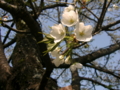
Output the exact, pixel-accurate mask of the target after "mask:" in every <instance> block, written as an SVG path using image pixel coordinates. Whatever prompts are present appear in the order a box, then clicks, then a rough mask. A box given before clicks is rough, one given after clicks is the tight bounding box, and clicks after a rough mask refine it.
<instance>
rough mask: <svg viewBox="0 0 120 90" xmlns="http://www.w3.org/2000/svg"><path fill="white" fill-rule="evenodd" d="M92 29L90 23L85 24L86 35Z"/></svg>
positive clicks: (90, 32)
mask: <svg viewBox="0 0 120 90" xmlns="http://www.w3.org/2000/svg"><path fill="white" fill-rule="evenodd" d="M92 31H93V27H92V26H91V25H87V26H85V33H86V35H90V34H92Z"/></svg>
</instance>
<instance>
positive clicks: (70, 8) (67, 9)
mask: <svg viewBox="0 0 120 90" xmlns="http://www.w3.org/2000/svg"><path fill="white" fill-rule="evenodd" d="M74 9H75V8H74V7H73V6H72V5H69V6H68V7H66V8H65V9H64V12H70V11H74Z"/></svg>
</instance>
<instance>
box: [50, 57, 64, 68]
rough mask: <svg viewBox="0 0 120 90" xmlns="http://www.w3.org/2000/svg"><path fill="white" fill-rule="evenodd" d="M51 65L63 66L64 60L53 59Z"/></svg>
mask: <svg viewBox="0 0 120 90" xmlns="http://www.w3.org/2000/svg"><path fill="white" fill-rule="evenodd" d="M52 63H54V64H55V66H56V67H58V66H60V64H63V63H64V59H60V58H59V56H58V57H56V59H54V60H53V61H52Z"/></svg>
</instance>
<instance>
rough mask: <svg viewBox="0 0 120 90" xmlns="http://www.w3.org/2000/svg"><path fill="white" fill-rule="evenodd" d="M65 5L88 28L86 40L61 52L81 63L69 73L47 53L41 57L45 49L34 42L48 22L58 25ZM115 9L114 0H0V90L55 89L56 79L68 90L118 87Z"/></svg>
mask: <svg viewBox="0 0 120 90" xmlns="http://www.w3.org/2000/svg"><path fill="white" fill-rule="evenodd" d="M69 4H71V5H73V6H75V8H76V9H77V10H78V14H79V21H80V22H84V23H85V24H86V25H92V26H93V28H94V31H93V33H92V36H93V39H92V41H90V42H88V43H87V42H81V41H80V42H79V41H76V42H77V45H75V46H73V47H72V48H65V49H64V50H63V53H64V52H67V51H68V50H70V49H71V50H72V53H71V57H72V63H74V62H79V63H81V64H82V65H83V68H82V69H78V70H76V71H75V72H72V73H70V72H71V71H70V70H69V67H70V65H71V64H72V63H71V64H70V65H69V64H65V63H63V64H61V65H60V66H59V67H56V66H55V65H54V64H53V63H52V61H53V58H52V57H51V55H50V54H49V53H47V54H44V53H43V52H45V51H47V49H48V48H47V45H46V44H45V43H38V42H39V41H42V40H43V38H44V37H45V36H44V35H43V33H48V34H49V33H50V31H51V26H52V25H53V24H58V23H61V16H62V12H63V9H64V8H65V7H67V6H68V5H69ZM119 5H120V1H119V0H73V1H72V0H55V1H54V0H52V1H51V0H0V12H1V13H0V23H1V27H0V31H1V34H0V75H1V77H0V90H58V89H59V88H58V85H59V86H60V84H59V80H60V78H61V77H63V79H64V81H65V82H66V83H68V82H69V85H70V84H71V86H72V88H73V89H74V90H89V89H91V90H96V86H97V87H98V86H102V87H104V88H106V89H109V90H118V89H120V81H119V80H120V74H119V68H120V65H119V62H120V59H119V58H115V59H114V57H118V53H119V49H120V42H119V38H120V32H119V30H120V26H119V25H120V18H119V12H120V11H119ZM71 29H72V28H71ZM68 35H69V34H68ZM97 36H99V37H101V38H104V40H102V41H98V38H97ZM71 37H72V36H71ZM106 38H109V39H106ZM105 39H106V40H109V42H108V44H107V45H105V42H107V41H106V40H105ZM66 41H67V40H66ZM95 42H96V43H102V44H103V47H101V48H100V46H101V45H102V44H101V45H98V46H95V45H96V43H95ZM67 43H69V42H65V43H64V44H65V45H66V44H67ZM104 45H105V46H104ZM13 48H14V49H13ZM4 51H5V54H4ZM115 53H116V54H115ZM113 56H114V57H113ZM50 75H51V76H50ZM71 75H72V77H71ZM52 77H53V78H52ZM57 82H58V85H57ZM71 86H70V87H71Z"/></svg>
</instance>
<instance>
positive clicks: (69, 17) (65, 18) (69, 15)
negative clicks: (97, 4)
mask: <svg viewBox="0 0 120 90" xmlns="http://www.w3.org/2000/svg"><path fill="white" fill-rule="evenodd" d="M78 21H79V19H78V13H77V12H75V11H69V12H64V13H63V14H62V20H61V23H62V24H63V25H65V26H68V27H70V26H73V25H75V24H76V23H77V22H78Z"/></svg>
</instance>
